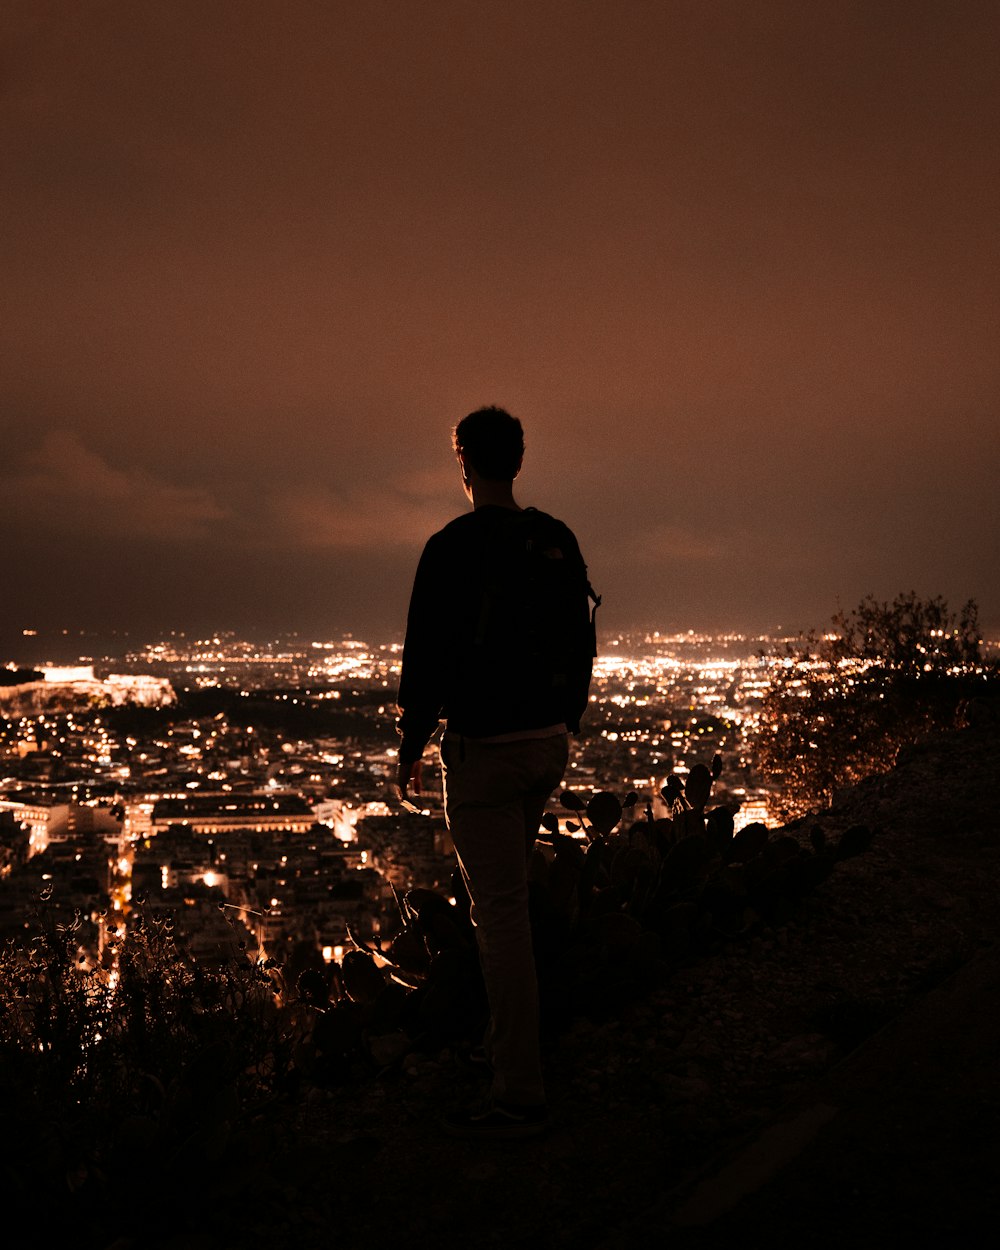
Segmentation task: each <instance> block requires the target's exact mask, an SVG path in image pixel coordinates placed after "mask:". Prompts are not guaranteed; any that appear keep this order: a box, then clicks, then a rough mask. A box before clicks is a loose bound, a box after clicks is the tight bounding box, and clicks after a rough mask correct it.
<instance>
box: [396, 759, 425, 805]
mask: <svg viewBox="0 0 1000 1250" xmlns="http://www.w3.org/2000/svg"><path fill="white" fill-rule="evenodd" d="M420 769H421V761H420V760H409V761H404V760H400V761H399V767H398V769H397V770H396V784H397V785H398V786H399V793H400V796H401V797H402V798H404V799H405V798H406V797H407V791H408V790H409V788H410V786H412V787H413V793H414V794H419V793H420Z"/></svg>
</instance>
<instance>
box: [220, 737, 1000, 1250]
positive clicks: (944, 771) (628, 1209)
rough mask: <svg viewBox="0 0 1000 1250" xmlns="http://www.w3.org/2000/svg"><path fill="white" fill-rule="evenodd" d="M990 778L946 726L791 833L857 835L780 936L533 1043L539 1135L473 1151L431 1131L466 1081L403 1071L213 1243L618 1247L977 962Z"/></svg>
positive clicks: (684, 972) (990, 765)
mask: <svg viewBox="0 0 1000 1250" xmlns="http://www.w3.org/2000/svg"><path fill="white" fill-rule="evenodd" d="M998 777H1000V732H998V728H997V725H996V724H995V723H989V724H986V725H981V726H978V727H976V728H966V729H962V730H956V731H955V732H953V733H951V734H948V735H945V736H943V737H941V738H937V739H935V740H933V741H929V742H926V743H923V744H920V745H919V746H917V747H914V748H911V749H910V750H909V751H908V752H907V753H906V754H905V756H904V758H903V759H902V760H901V761H900V762H899V764H898V766H897V767H896V769H895V770H894V771H893V772H892V773H890V774H888V775H886V776H883V777H878V778H872V779H869V780H868V781H867V782H865V783H863V784H862V785H860V786H858V787H856V788H855V789H853V790H851V791H849V792H848V793H846V794H845V795H844V796H843V797H842V798H840V799H839V801H838V802H837V803H836V804H835V806H834V807H833V808H832V809H831V810H829V811H826V812H823V813H822V814H820V815H819V816H818V818H817V819H816V820H807V821H805V822H803V823H802V824H801V825H800V826H799V827H798V829H797V830H796V833H797V835H798V836H803V837H804V836H808V833H809V831H810V829H811V827H812V826H813V825H815V824H816V823H819V824H821V825H822V826H823V828H824V829H825V830H826V831H827V833H828V834H831V835H832V834H835V833H837V832H839V831H842V830H843V829H845V828H847V827H849V826H851V825H853V824H856V823H858V822H861V821H863V822H865V823H868V824H869V825H871V826H872V827H873V828H874V830H875V839H874V842H873V845H872V847H871V849H870V850H869V851H868V852H866V853H865V854H863V855H860V856H858V857H856V858H853V859H850V860H847V861H845V862H844V863H842V864H841V865H839V867H838V868H837V870H836V871H835V873H834V874H833V876H832V877H831V878H830V879H829V880H828V881H827V882H826V883H825V884H824V885H823V886H821V887H820V889H819V890H818V891H817V892H816V893H815V894H814V895H812V896H810V897H809V898H807V899H806V901H805V903H804V904H803V907H802V909H801V913H800V914H799V915H798V916H797V917H796V918H795V919H794V920H793V921H791V922H790V923H788V924H787V925H785V926H784V927H782V928H780V929H776V930H773V931H769V932H763V933H760V934H758V935H756V936H754V937H753V938H751V939H750V940H749V941H747V942H745V943H733V944H732V946H731V947H730V948H727V949H724V950H720V951H718V952H717V953H715V954H713V955H711V956H709V957H707V958H703V959H699V960H698V961H696V962H693V963H692V964H690V965H689V966H687V967H683V968H681V969H679V970H676V971H674V972H672V973H670V974H669V975H668V976H667V977H666V978H665V979H664V981H663V983H662V984H661V985H659V986H658V987H656V988H654V989H653V990H652V992H651V993H650V994H649V995H648V997H646V998H645V999H643V1000H642V1001H638V1002H635V1003H632V1004H631V1005H630V1006H628V1007H626V1008H625V1009H623V1010H622V1011H621V1012H620V1013H619V1014H617V1015H612V1016H610V1017H608V1018H603V1019H602V1018H597V1019H578V1020H577V1021H575V1023H574V1024H573V1025H572V1026H571V1027H570V1028H569V1029H567V1030H564V1031H563V1032H561V1033H560V1034H559V1035H558V1036H556V1037H553V1038H551V1039H550V1040H549V1045H548V1052H547V1064H548V1072H549V1082H550V1095H551V1102H552V1109H553V1113H554V1119H555V1128H554V1129H553V1131H552V1132H551V1133H550V1134H549V1136H548V1137H547V1138H544V1139H542V1140H540V1141H534V1142H528V1143H521V1144H518V1145H513V1144H506V1145H504V1146H499V1145H492V1146H486V1145H485V1144H483V1143H479V1144H477V1145H476V1146H475V1148H473V1147H472V1146H468V1145H464V1144H463V1145H456V1143H454V1142H452V1141H450V1140H448V1139H446V1138H443V1137H441V1136H440V1134H439V1133H438V1132H437V1129H436V1124H435V1120H436V1117H437V1115H438V1114H439V1113H440V1111H441V1110H442V1109H443V1108H446V1107H448V1106H449V1105H451V1101H452V1100H453V1099H455V1098H456V1097H458V1098H461V1096H462V1095H463V1094H467V1093H470V1092H475V1091H476V1090H477V1089H478V1088H480V1085H481V1080H482V1078H481V1077H480V1076H479V1075H478V1074H477V1073H474V1072H471V1071H470V1070H469V1069H468V1067H467V1066H463V1065H462V1063H461V1062H460V1061H459V1060H458V1059H457V1058H456V1057H453V1056H450V1055H448V1054H444V1055H440V1056H436V1057H434V1058H433V1059H431V1058H427V1057H420V1056H413V1057H412V1060H411V1061H410V1062H408V1063H407V1064H405V1065H404V1067H403V1069H402V1070H396V1071H393V1072H390V1073H387V1074H386V1075H385V1076H384V1078H383V1079H380V1080H376V1081H373V1082H372V1083H370V1084H368V1085H367V1086H365V1087H363V1088H361V1089H359V1090H356V1091H350V1092H349V1091H343V1090H337V1091H331V1092H317V1093H316V1095H315V1097H314V1098H313V1100H312V1101H310V1102H309V1103H308V1104H307V1110H306V1113H305V1115H304V1116H303V1117H302V1119H301V1121H300V1123H299V1124H298V1126H297V1131H296V1133H295V1134H293V1135H291V1136H288V1135H285V1134H284V1133H282V1134H280V1135H279V1138H278V1139H276V1140H275V1142H274V1149H275V1154H274V1155H273V1156H272V1160H273V1162H272V1165H271V1168H270V1169H269V1175H268V1183H267V1184H265V1185H264V1186H263V1187H262V1188H260V1189H258V1190H257V1191H256V1192H255V1195H254V1202H253V1204H252V1210H250V1209H248V1210H247V1211H246V1213H245V1214H246V1217H247V1222H246V1223H243V1220H242V1219H241V1218H239V1217H238V1218H237V1219H236V1220H235V1221H234V1225H235V1227H234V1228H233V1229H231V1231H232V1232H234V1233H235V1231H236V1227H239V1228H240V1229H241V1230H242V1232H241V1234H240V1235H239V1236H236V1237H234V1244H235V1242H236V1241H240V1240H242V1239H243V1234H244V1233H245V1234H249V1233H250V1230H251V1229H256V1230H257V1232H258V1233H259V1232H260V1231H262V1229H266V1232H267V1237H268V1239H269V1240H270V1241H271V1242H272V1244H279V1245H293V1244H294V1245H298V1246H309V1247H311V1246H316V1247H319V1246H321V1245H322V1246H326V1245H328V1244H330V1243H331V1241H332V1242H333V1244H340V1245H346V1246H355V1245H358V1246H360V1245H368V1244H372V1242H375V1243H377V1242H379V1241H381V1240H383V1238H384V1239H386V1240H389V1239H394V1238H395V1237H397V1236H399V1237H402V1238H403V1240H404V1241H405V1243H406V1245H407V1246H408V1247H424V1246H426V1247H431V1246H435V1247H437V1246H451V1245H466V1246H491V1245H501V1244H503V1245H525V1246H534V1245H538V1246H542V1245H547V1246H551V1245H557V1246H559V1245H565V1246H567V1247H569V1246H576V1247H580V1246H595V1247H596V1246H608V1247H612V1246H619V1245H620V1246H626V1245H629V1244H635V1239H636V1238H637V1237H638V1236H639V1235H640V1230H641V1231H642V1232H644V1233H651V1232H653V1231H655V1229H654V1227H652V1226H650V1225H648V1224H644V1213H645V1217H646V1218H647V1219H648V1220H652V1221H653V1224H654V1225H656V1226H657V1227H660V1226H662V1224H663V1222H664V1221H666V1222H668V1223H669V1219H670V1216H669V1212H670V1211H671V1210H672V1209H673V1208H674V1206H676V1205H677V1204H680V1203H681V1202H682V1199H683V1195H684V1193H685V1191H686V1188H687V1187H689V1186H690V1184H691V1182H692V1181H693V1180H694V1179H695V1178H696V1177H697V1176H698V1175H699V1173H700V1171H701V1170H702V1169H703V1168H705V1167H706V1166H708V1165H710V1164H711V1163H712V1161H713V1160H717V1159H719V1158H720V1157H725V1155H726V1152H727V1151H728V1150H730V1149H732V1148H734V1147H736V1146H738V1145H739V1144H740V1143H742V1142H744V1141H746V1140H748V1139H752V1137H753V1136H754V1135H755V1134H756V1133H758V1132H759V1131H760V1130H761V1128H762V1127H763V1126H766V1125H767V1124H769V1123H770V1122H771V1121H772V1120H773V1119H774V1118H775V1117H776V1116H778V1115H779V1114H780V1113H781V1111H782V1109H783V1108H786V1107H789V1106H793V1105H795V1102H796V1100H797V1099H799V1098H801V1097H802V1095H803V1093H804V1092H806V1091H808V1090H809V1089H810V1087H812V1086H814V1085H815V1084H816V1083H817V1082H818V1081H820V1080H821V1079H822V1078H823V1077H824V1076H825V1075H826V1074H829V1073H830V1072H832V1071H836V1070H838V1065H843V1063H844V1061H845V1060H846V1059H847V1057H848V1056H850V1055H852V1053H857V1052H858V1048H859V1047H862V1046H863V1044H864V1043H865V1041H866V1039H868V1038H870V1037H872V1036H873V1035H875V1034H877V1033H878V1031H879V1030H880V1029H882V1028H883V1027H884V1026H886V1025H887V1024H888V1023H889V1022H890V1021H893V1020H894V1019H900V1018H903V1019H905V1018H906V1013H907V1011H908V1010H913V1009H914V1008H915V1006H916V1005H918V1004H920V1003H921V1002H923V1001H925V1000H927V997H928V995H929V994H930V993H931V992H932V991H933V989H934V987H936V986H938V985H939V984H941V983H942V982H943V981H944V980H945V979H946V978H948V976H949V975H950V974H952V973H953V972H954V971H955V970H956V969H958V968H960V967H961V966H962V965H964V964H966V963H967V962H968V961H969V960H971V959H972V958H973V957H974V956H975V955H976V954H977V953H979V952H981V951H989V950H990V949H991V947H992V945H993V944H994V943H995V942H996V940H997V936H998V927H1000V924H998V918H997V909H996V874H997V870H998V866H1000V813H998V810H997V807H996V802H995V798H994V796H993V786H994V784H995V781H996V779H997V778H998ZM936 1076H937V1074H936V1073H935V1072H928V1073H927V1080H928V1081H929V1082H933V1081H934V1080H935V1079H936ZM279 1142H280V1144H279ZM924 1145H926V1147H927V1150H928V1152H933V1150H934V1143H933V1142H930V1141H928V1142H926V1143H924ZM941 1184H942V1186H943V1187H944V1188H945V1189H947V1186H948V1178H947V1177H944V1178H942V1179H941ZM671 1195H674V1198H672V1197H671ZM835 1205H836V1204H835ZM829 1216H830V1212H827V1213H826V1214H825V1215H824V1216H823V1221H824V1226H825V1227H827V1228H828V1231H829V1225H828V1221H829ZM768 1218H769V1220H773V1219H774V1218H775V1215H774V1214H773V1213H772V1214H771V1215H770V1216H769V1217H768ZM630 1230H632V1231H631V1232H630ZM661 1231H662V1228H661ZM669 1235H670V1238H671V1241H672V1243H673V1244H675V1245H688V1244H690V1245H692V1246H709V1245H711V1244H712V1236H713V1234H712V1229H711V1227H710V1226H709V1227H707V1228H680V1227H674V1228H670V1229H669ZM816 1236H817V1237H819V1236H820V1233H819V1232H817V1234H816ZM830 1236H831V1239H833V1240H835V1239H836V1237H835V1236H834V1233H833V1232H832V1231H831V1232H830ZM814 1244H817V1245H818V1244H824V1242H823V1241H822V1240H816V1241H815V1242H814Z"/></svg>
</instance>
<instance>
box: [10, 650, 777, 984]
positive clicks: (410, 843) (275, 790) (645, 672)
mask: <svg viewBox="0 0 1000 1250" xmlns="http://www.w3.org/2000/svg"><path fill="white" fill-rule="evenodd" d="M27 632H30V631H27ZM779 641H780V640H776V639H771V638H768V637H747V636H744V635H740V634H730V635H701V634H696V633H684V634H670V635H668V634H659V633H641V634H634V635H622V636H620V637H615V638H610V639H606V640H603V641H602V646H601V654H600V655H599V657H598V659H597V662H596V665H595V672H594V681H593V685H592V693H591V707H590V711H589V714H588V716H587V718H586V721H585V724H584V727H583V730H582V732H581V733H580V734H579V735H578V736H576V737H574V738H572V739H571V756H570V765H569V769H568V771H567V774H566V778H565V788H568V789H573V790H575V791H578V792H579V793H580V794H581V795H582V796H583V797H587V796H589V794H590V793H592V792H594V791H597V790H602V789H608V790H611V791H613V792H614V793H615V794H616V795H618V796H619V798H624V796H625V795H626V794H627V793H628V792H633V791H634V792H635V794H636V795H637V803H636V807H635V809H634V811H635V814H636V815H638V816H641V815H642V814H643V813H644V812H646V811H647V809H648V811H649V812H650V813H652V814H653V815H654V816H660V815H665V814H666V807H665V805H664V803H663V800H662V799H661V797H660V793H659V792H660V788H661V786H663V784H664V783H665V781H666V779H667V777H668V776H669V775H670V774H671V773H672V772H676V773H679V774H682V775H683V774H684V773H686V772H687V770H688V769H689V768H690V767H691V765H692V764H694V763H696V762H699V761H702V762H705V763H708V762H710V761H711V760H712V757H713V756H714V755H715V754H716V753H718V754H719V755H721V757H722V761H723V769H722V773H721V776H720V777H719V779H718V781H717V782H716V784H715V791H714V794H713V800H712V802H713V804H715V803H724V804H727V805H729V806H731V807H732V808H733V809H734V810H735V812H736V823H737V826H738V827H740V826H742V825H744V824H747V823H749V822H751V821H763V822H764V823H769V809H768V799H769V791H768V788H767V786H766V784H765V782H764V780H763V779H762V778H760V777H757V776H755V775H754V771H753V767H752V764H751V761H750V758H749V755H748V752H747V738H748V734H749V732H750V731H751V730H752V728H753V726H754V724H755V722H756V720H757V717H758V716H759V713H760V707H761V702H762V700H763V698H764V696H765V694H766V693H767V691H768V689H769V687H770V682H771V673H772V671H773V670H772V666H773V665H774V664H775V663H776V661H775V660H774V659H773V658H769V657H770V655H771V654H772V653H773V652H774V651H775V649H776V647H775V644H776V643H777V642H779ZM400 657H401V644H400V643H399V642H388V643H378V644H375V643H369V642H366V641H362V640H360V639H356V638H352V637H348V638H342V639H338V640H335V641H329V640H323V641H316V640H310V641H305V640H303V639H301V638H298V637H288V638H283V639H278V640H276V641H273V642H271V643H268V644H266V645H262V644H259V643H254V642H250V641H247V640H245V639H241V638H239V637H236V636H234V635H232V634H216V635H213V636H211V637H204V638H194V637H190V638H189V637H186V636H184V635H179V634H174V635H171V636H170V637H169V638H166V639H162V640H160V641H158V642H156V643H153V644H150V645H144V646H141V647H138V648H136V649H134V650H124V651H123V652H122V653H121V654H120V655H114V656H94V655H81V656H78V657H77V660H76V662H75V663H72V664H66V663H58V664H55V663H39V664H37V665H15V664H13V663H11V664H8V665H7V667H6V668H5V669H0V937H2V938H4V939H11V938H13V939H17V938H18V937H23V936H24V935H25V933H26V931H29V930H30V928H31V925H32V924H33V923H37V921H36V919H34V917H35V916H36V913H37V912H38V908H39V907H40V906H42V905H43V904H44V907H45V908H46V909H47V912H46V914H47V915H49V916H50V918H55V920H56V922H58V923H62V924H64V925H65V926H66V929H67V932H70V933H72V934H73V941H75V942H76V944H77V947H78V958H79V960H80V961H81V962H82V963H84V964H86V965H87V966H93V967H102V968H105V969H107V971H108V975H109V976H113V975H114V969H115V955H116V950H117V947H116V942H117V941H118V940H119V939H120V938H121V937H123V936H124V935H125V933H126V932H127V927H128V925H129V924H130V923H133V922H134V919H135V918H136V917H137V916H143V915H144V916H150V915H159V916H166V915H169V917H170V918H171V922H172V923H173V924H174V925H175V931H176V933H177V936H178V937H179V939H180V940H181V942H182V943H183V944H184V946H185V948H186V949H189V950H190V951H191V952H192V953H193V954H194V955H195V956H196V957H197V958H199V959H203V960H207V961H224V960H226V959H228V958H230V957H231V956H232V954H233V952H234V951H240V950H246V951H251V952H254V951H256V952H258V954H259V956H261V957H264V958H274V959H276V960H278V961H279V962H281V963H283V964H284V965H286V966H288V967H289V968H290V969H292V970H293V971H294V970H295V969H296V968H299V969H301V970H305V969H306V968H308V967H310V966H313V965H315V963H316V961H317V960H325V961H333V960H339V959H340V958H341V956H342V955H343V953H344V951H345V950H346V949H349V946H350V943H351V937H352V935H354V936H356V937H358V938H360V939H362V940H363V941H366V942H368V941H371V940H372V939H373V938H374V937H377V936H389V935H391V934H392V933H393V932H394V931H395V930H396V928H397V927H398V924H399V900H400V898H401V897H402V895H403V894H404V893H405V892H406V891H407V890H409V889H412V888H414V887H426V888H432V889H439V890H443V891H445V892H448V891H449V890H450V888H451V879H452V872H453V869H454V854H453V847H452V846H451V844H450V841H449V838H448V833H447V829H446V826H445V821H444V816H443V812H442V809H441V798H440V776H439V773H438V769H437V766H436V760H435V758H434V756H433V753H432V752H431V751H428V752H427V758H426V760H425V767H424V793H423V795H422V796H421V797H420V804H421V805H422V808H423V809H424V810H423V811H422V812H421V813H417V814H413V813H410V812H407V811H404V810H403V809H402V808H401V807H400V806H399V805H398V803H397V802H395V801H394V798H393V794H392V791H391V783H392V780H393V777H394V773H395V766H396V743H397V738H396V734H395V727H394V726H395V714H396V708H395V702H394V700H395V693H396V685H397V681H398V676H399V664H400ZM552 810H553V811H555V812H557V813H558V814H559V815H560V817H569V816H570V815H571V813H569V812H567V810H566V809H565V808H564V807H562V806H561V804H560V802H559V796H558V795H556V796H554V797H553V800H552ZM577 836H584V835H583V833H582V832H579V833H578V834H577Z"/></svg>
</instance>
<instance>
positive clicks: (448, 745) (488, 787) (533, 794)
mask: <svg viewBox="0 0 1000 1250" xmlns="http://www.w3.org/2000/svg"><path fill="white" fill-rule="evenodd" d="M568 753H569V744H568V739H567V736H566V734H556V735H555V736H553V737H550V738H528V739H524V740H522V741H518V742H478V741H477V740H476V739H474V738H459V737H458V736H457V735H454V734H445V736H444V738H443V740H442V743H441V762H442V765H443V773H444V793H445V813H446V816H447V820H448V828H449V830H450V831H451V837H452V841H453V842H454V843H455V850H456V852H457V854H458V863H459V867H460V868H461V871H462V876H463V878H464V879H465V884H466V886H467V888H468V891H469V896H470V898H471V899H472V921H473V924H474V925H475V926H476V940H477V942H478V944H479V958H480V962H481V963H482V966H483V977H484V979H485V981H486V993H487V997H488V999H489V1005H490V1016H491V1019H490V1028H489V1032H488V1033H487V1050H488V1052H489V1055H490V1058H491V1060H492V1064H493V1097H494V1098H495V1099H496V1100H497V1101H498V1102H505V1103H510V1104H513V1105H519V1106H536V1105H538V1104H541V1103H544V1101H545V1088H544V1085H543V1083H542V1065H541V1055H540V1051H539V1039H538V982H537V979H536V976H535V958H534V952H533V951H532V945H531V925H530V921H529V918H528V874H527V864H528V859H529V857H530V855H531V850H532V847H533V846H534V844H535V838H536V837H537V835H538V828H539V824H540V822H541V819H542V813H543V812H544V810H545V804H546V801H547V800H548V797H549V795H550V794H551V793H552V791H553V790H555V788H556V786H558V785H559V783H560V781H561V780H562V777H563V773H564V772H565V770H566V760H567V756H568Z"/></svg>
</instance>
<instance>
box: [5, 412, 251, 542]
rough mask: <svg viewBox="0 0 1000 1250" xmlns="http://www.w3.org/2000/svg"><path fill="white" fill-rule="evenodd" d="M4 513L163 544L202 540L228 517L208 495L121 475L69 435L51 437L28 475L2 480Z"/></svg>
mask: <svg viewBox="0 0 1000 1250" xmlns="http://www.w3.org/2000/svg"><path fill="white" fill-rule="evenodd" d="M0 510H2V511H3V512H6V513H7V514H8V515H9V516H11V517H19V518H21V519H24V518H29V517H30V518H31V520H32V523H33V524H38V525H41V526H44V527H45V528H52V529H56V530H71V531H72V532H75V533H79V534H84V535H87V536H91V537H101V538H108V537H113V536H114V537H119V536H123V535H127V536H128V537H140V538H155V539H160V540H163V541H164V542H175V541H178V540H181V541H183V540H189V539H198V538H203V537H204V536H205V535H206V534H207V533H208V531H209V529H210V527H211V526H213V525H215V524H217V523H218V522H220V521H224V520H226V519H228V517H229V512H228V510H227V509H226V508H224V507H222V506H221V505H220V504H218V503H217V502H216V501H215V500H214V499H213V497H212V496H211V494H210V493H209V492H208V491H205V490H201V489H197V488H191V487H183V486H174V485H172V484H171V483H170V482H167V481H164V480H162V479H161V478H158V477H155V476H154V475H153V474H151V473H147V472H146V471H145V470H144V469H119V468H116V467H115V466H114V465H112V464H110V463H109V462H108V461H107V460H105V459H103V458H102V457H101V456H99V455H98V454H97V453H96V452H93V451H91V450H89V449H88V448H87V447H85V446H84V444H83V443H82V442H81V440H80V438H79V436H78V435H77V434H75V433H74V432H72V431H70V430H53V431H50V432H49V433H48V434H46V435H45V437H44V438H43V439H42V442H41V444H40V446H39V447H38V449H37V450H36V451H35V452H34V453H32V454H31V455H30V457H29V458H28V462H27V464H26V466H25V467H24V468H23V469H22V470H21V471H19V472H14V473H11V474H8V475H6V476H2V477H0Z"/></svg>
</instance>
